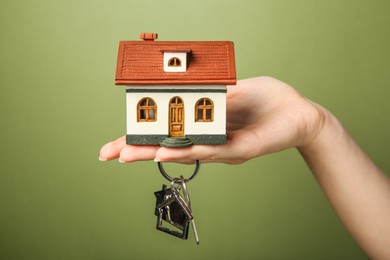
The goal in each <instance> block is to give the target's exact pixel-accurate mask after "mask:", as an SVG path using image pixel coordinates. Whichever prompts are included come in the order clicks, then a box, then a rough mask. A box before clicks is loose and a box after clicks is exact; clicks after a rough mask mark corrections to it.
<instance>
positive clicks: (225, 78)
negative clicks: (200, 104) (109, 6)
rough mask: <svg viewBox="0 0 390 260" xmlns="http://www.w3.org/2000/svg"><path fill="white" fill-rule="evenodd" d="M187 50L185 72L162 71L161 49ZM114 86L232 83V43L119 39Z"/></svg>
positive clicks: (233, 67) (234, 79)
mask: <svg viewBox="0 0 390 260" xmlns="http://www.w3.org/2000/svg"><path fill="white" fill-rule="evenodd" d="M169 50H190V51H191V52H190V53H188V54H187V55H188V56H187V71H186V72H164V69H163V55H164V54H163V51H169ZM115 83H116V84H117V85H140V84H141V85H142V84H146V85H155V84H224V85H234V84H235V83H236V70H235V62H234V46H233V43H232V42H228V41H209V42H200V41H199V42H196V41H193V42H163V41H121V42H120V44H119V53H118V63H117V70H116V81H115Z"/></svg>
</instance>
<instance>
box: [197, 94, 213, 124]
mask: <svg viewBox="0 0 390 260" xmlns="http://www.w3.org/2000/svg"><path fill="white" fill-rule="evenodd" d="M213 121H214V103H213V101H211V99H209V98H201V99H199V100H198V102H196V105H195V122H213Z"/></svg>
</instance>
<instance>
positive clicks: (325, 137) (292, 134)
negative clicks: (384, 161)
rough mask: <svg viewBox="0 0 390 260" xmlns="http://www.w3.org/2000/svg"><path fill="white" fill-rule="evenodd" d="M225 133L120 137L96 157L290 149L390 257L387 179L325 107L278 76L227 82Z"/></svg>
mask: <svg viewBox="0 0 390 260" xmlns="http://www.w3.org/2000/svg"><path fill="white" fill-rule="evenodd" d="M227 134H228V142H227V144H226V145H194V146H191V147H188V148H181V149H173V148H164V147H159V146H135V145H126V141H125V137H124V136H123V137H121V138H119V139H117V140H115V141H113V142H110V143H107V144H106V145H104V146H103V147H102V148H101V150H100V157H99V159H100V160H101V161H106V160H112V159H116V158H119V161H120V162H135V161H140V160H154V161H160V162H167V161H170V162H172V161H173V162H180V163H193V162H194V161H195V160H196V159H199V160H201V162H202V163H205V162H221V163H227V164H240V163H244V162H245V161H247V160H250V159H252V158H255V157H258V156H261V155H264V154H268V153H274V152H278V151H282V150H285V149H288V148H296V149H298V151H299V152H300V153H301V155H302V157H303V159H304V160H305V161H306V163H307V165H308V166H309V167H310V169H311V171H312V172H313V174H314V176H315V177H316V180H317V181H318V183H319V185H320V186H321V188H322V190H323V191H324V193H325V195H326V196H327V198H328V199H329V201H330V203H331V204H332V206H333V207H334V209H335V210H336V212H337V214H338V216H339V217H340V219H341V221H342V222H343V224H344V225H345V227H346V228H347V229H348V230H349V232H350V233H351V235H352V237H353V238H354V239H355V240H356V242H357V243H358V244H359V245H360V247H361V248H362V249H363V250H364V251H365V252H366V254H367V255H368V256H369V257H370V258H372V259H390V249H389V248H390V178H389V177H388V176H387V175H386V174H384V173H383V172H382V171H381V170H380V169H379V168H378V167H377V166H376V165H375V164H374V163H373V162H372V161H371V160H370V159H369V158H368V156H367V155H366V154H365V153H364V152H363V151H362V150H361V149H360V147H359V146H358V145H357V144H356V143H355V141H354V140H353V139H352V138H351V137H350V135H349V134H348V133H347V131H346V130H345V129H344V128H343V127H342V125H341V124H340V122H339V121H338V120H337V119H336V118H335V117H334V116H333V115H332V114H331V113H330V112H328V111H327V110H326V109H324V108H323V107H321V106H319V105H318V104H315V103H314V102H312V101H310V100H308V99H307V98H305V97H304V96H302V95H301V94H300V93H299V92H297V91H296V90H295V89H294V88H292V87H290V86H289V85H287V84H286V83H283V82H281V81H279V80H277V79H274V78H270V77H258V78H252V79H246V80H240V81H238V83H237V85H236V86H228V91H227Z"/></svg>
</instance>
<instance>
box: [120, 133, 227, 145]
mask: <svg viewBox="0 0 390 260" xmlns="http://www.w3.org/2000/svg"><path fill="white" fill-rule="evenodd" d="M167 137H168V136H167V135H126V143H127V144H136V145H160V143H161V142H162V141H164V140H165V139H166V138H167ZM185 137H186V138H187V139H188V140H189V141H191V142H192V143H193V144H226V142H227V136H226V135H186V136H185Z"/></svg>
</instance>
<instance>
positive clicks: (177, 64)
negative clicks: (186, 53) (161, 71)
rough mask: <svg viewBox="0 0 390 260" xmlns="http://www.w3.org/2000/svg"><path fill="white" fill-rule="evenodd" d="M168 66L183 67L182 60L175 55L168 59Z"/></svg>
mask: <svg viewBox="0 0 390 260" xmlns="http://www.w3.org/2000/svg"><path fill="white" fill-rule="evenodd" d="M168 67H181V60H180V59H179V58H177V57H173V58H172V59H170V60H169V61H168Z"/></svg>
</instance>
